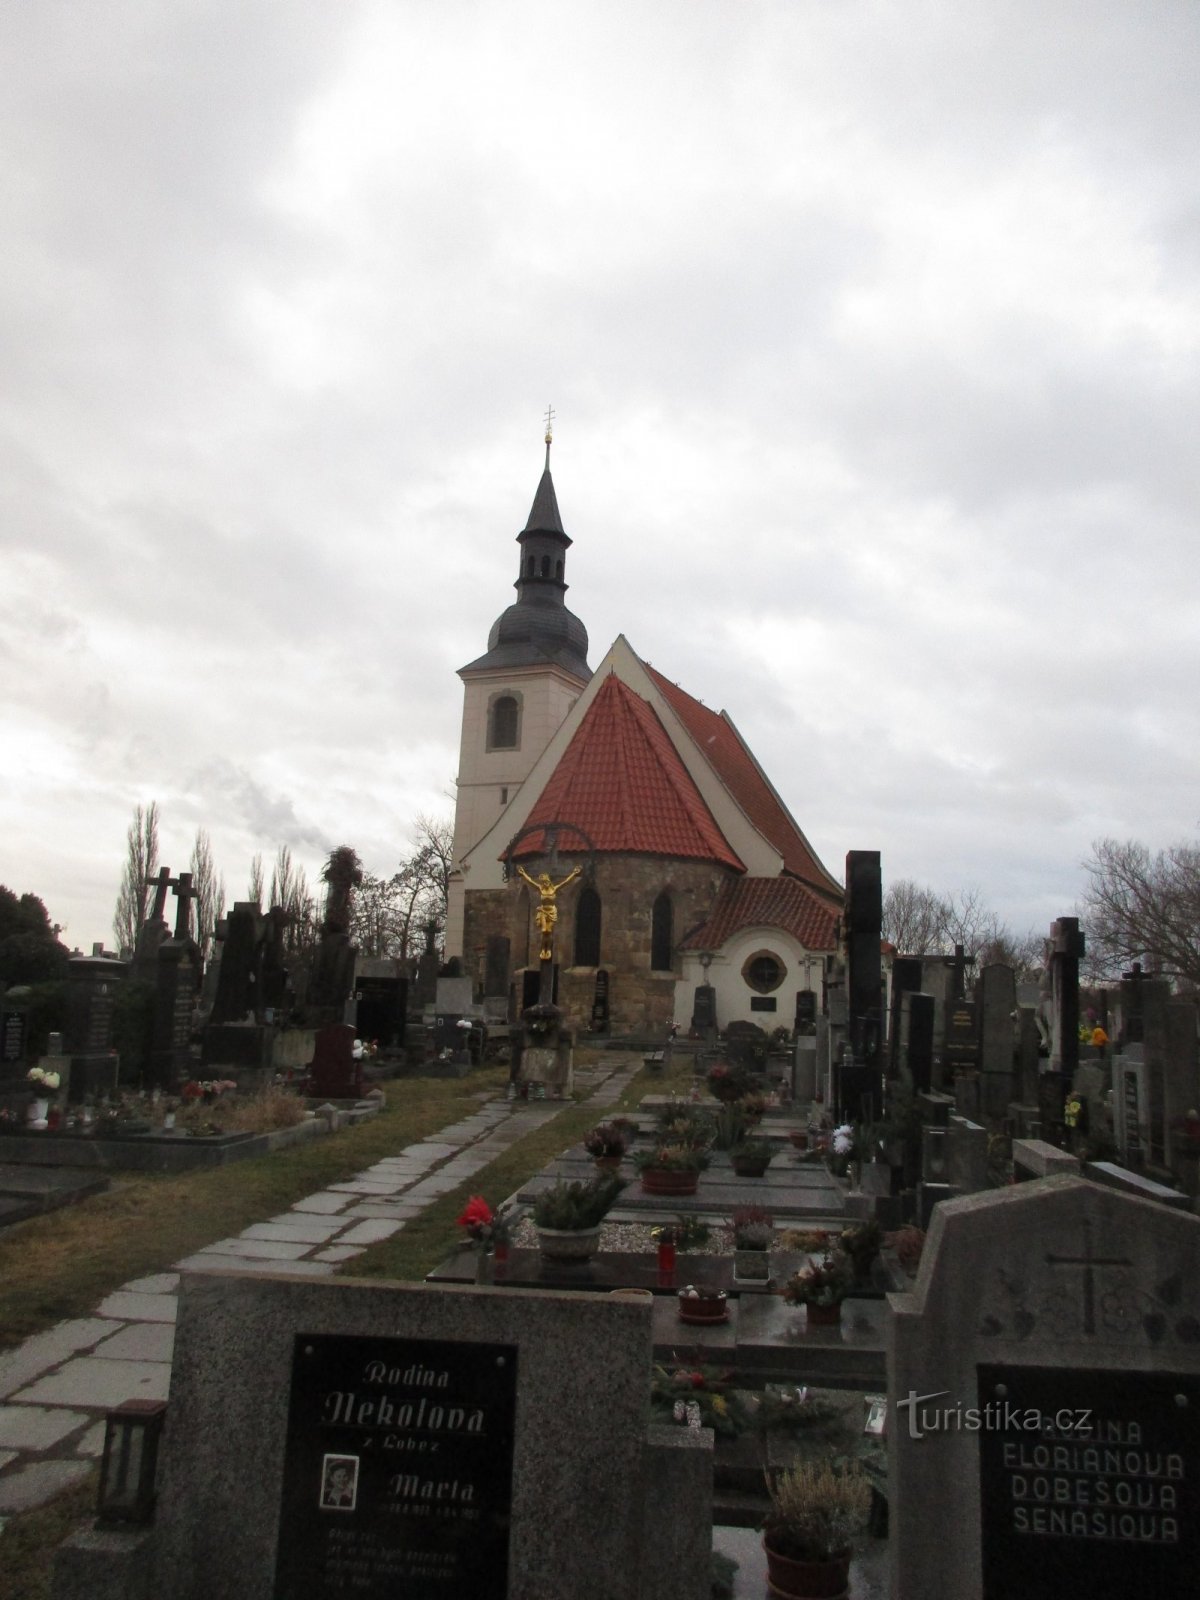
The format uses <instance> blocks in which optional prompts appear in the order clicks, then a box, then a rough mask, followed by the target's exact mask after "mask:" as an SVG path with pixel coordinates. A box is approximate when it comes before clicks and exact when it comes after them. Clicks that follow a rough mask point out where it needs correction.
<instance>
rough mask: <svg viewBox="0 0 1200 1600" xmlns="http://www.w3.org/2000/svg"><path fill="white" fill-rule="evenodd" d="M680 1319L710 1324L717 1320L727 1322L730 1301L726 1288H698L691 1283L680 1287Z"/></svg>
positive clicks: (681, 1320)
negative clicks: (727, 1297)
mask: <svg viewBox="0 0 1200 1600" xmlns="http://www.w3.org/2000/svg"><path fill="white" fill-rule="evenodd" d="M679 1320H680V1322H692V1323H700V1324H702V1325H708V1326H711V1325H712V1324H713V1323H715V1322H727V1321H728V1320H729V1303H728V1301H727V1299H726V1297H725V1291H724V1289H706V1288H699V1289H697V1288H696V1287H695V1286H694V1285H693V1284H690V1283H689V1284H688V1286H687V1288H686V1289H680V1291H679Z"/></svg>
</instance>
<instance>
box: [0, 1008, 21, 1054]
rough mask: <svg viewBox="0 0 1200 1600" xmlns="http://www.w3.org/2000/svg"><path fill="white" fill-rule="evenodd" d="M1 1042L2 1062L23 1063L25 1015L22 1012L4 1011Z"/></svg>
mask: <svg viewBox="0 0 1200 1600" xmlns="http://www.w3.org/2000/svg"><path fill="white" fill-rule="evenodd" d="M2 1027H3V1033H2V1034H0V1040H2V1049H3V1055H2V1056H0V1059H2V1060H4V1061H23V1060H24V1058H25V1013H24V1012H23V1011H6V1012H5V1013H4V1019H3V1024H2Z"/></svg>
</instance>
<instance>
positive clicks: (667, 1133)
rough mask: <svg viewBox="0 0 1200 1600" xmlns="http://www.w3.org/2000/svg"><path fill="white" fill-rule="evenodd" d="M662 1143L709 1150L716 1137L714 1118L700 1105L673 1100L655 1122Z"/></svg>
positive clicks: (659, 1140)
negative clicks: (701, 1108)
mask: <svg viewBox="0 0 1200 1600" xmlns="http://www.w3.org/2000/svg"><path fill="white" fill-rule="evenodd" d="M655 1127H656V1130H657V1134H658V1142H659V1143H660V1144H673V1145H694V1146H695V1147H696V1148H698V1149H701V1150H707V1149H708V1147H709V1146H710V1145H711V1144H712V1142H713V1139H714V1138H715V1137H716V1127H715V1125H714V1123H713V1119H712V1118H711V1117H710V1116H709V1114H708V1113H707V1112H706V1111H702V1110H700V1108H699V1107H698V1106H691V1105H686V1104H684V1103H683V1102H680V1101H673V1102H672V1103H671V1104H670V1105H667V1106H664V1107H663V1109H662V1110H661V1111H660V1112H659V1114H658V1119H657V1122H656V1124H655Z"/></svg>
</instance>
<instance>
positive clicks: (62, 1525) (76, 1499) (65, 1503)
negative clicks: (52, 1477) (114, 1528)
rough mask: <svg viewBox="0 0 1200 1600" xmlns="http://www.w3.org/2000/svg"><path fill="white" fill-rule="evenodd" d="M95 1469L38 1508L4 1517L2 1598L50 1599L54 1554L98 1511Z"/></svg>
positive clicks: (0, 1566) (0, 1573)
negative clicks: (65, 1540) (79, 1481)
mask: <svg viewBox="0 0 1200 1600" xmlns="http://www.w3.org/2000/svg"><path fill="white" fill-rule="evenodd" d="M97 1476H98V1474H97V1473H95V1472H92V1473H89V1475H88V1476H87V1477H86V1478H85V1479H84V1480H83V1482H82V1483H79V1484H76V1486H75V1487H74V1488H73V1489H68V1490H67V1492H66V1493H65V1494H61V1495H59V1496H58V1498H57V1499H55V1500H51V1501H50V1503H49V1504H48V1505H44V1506H39V1507H38V1508H37V1510H36V1511H22V1512H19V1513H18V1514H17V1515H15V1516H8V1517H5V1518H4V1519H3V1525H2V1527H0V1600H50V1580H51V1576H52V1573H53V1569H54V1554H55V1551H56V1550H57V1549H58V1547H59V1545H60V1544H61V1543H62V1542H63V1540H64V1539H66V1538H67V1537H68V1536H69V1535H70V1534H72V1533H73V1532H74V1531H75V1529H76V1528H77V1527H78V1526H79V1525H80V1523H82V1522H84V1521H86V1520H87V1519H89V1518H91V1517H93V1516H94V1515H95V1511H96V1479H97Z"/></svg>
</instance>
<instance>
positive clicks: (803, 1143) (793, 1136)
mask: <svg viewBox="0 0 1200 1600" xmlns="http://www.w3.org/2000/svg"><path fill="white" fill-rule="evenodd" d="M788 1138H789V1139H790V1140H791V1141H792V1143H793V1144H794V1145H795V1147H796V1149H797V1150H807V1149H808V1129H807V1128H793V1129H792V1131H791V1133H789V1134H788Z"/></svg>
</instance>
